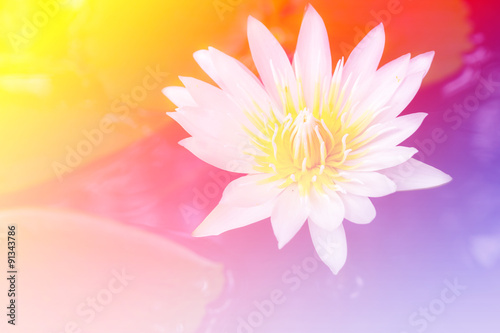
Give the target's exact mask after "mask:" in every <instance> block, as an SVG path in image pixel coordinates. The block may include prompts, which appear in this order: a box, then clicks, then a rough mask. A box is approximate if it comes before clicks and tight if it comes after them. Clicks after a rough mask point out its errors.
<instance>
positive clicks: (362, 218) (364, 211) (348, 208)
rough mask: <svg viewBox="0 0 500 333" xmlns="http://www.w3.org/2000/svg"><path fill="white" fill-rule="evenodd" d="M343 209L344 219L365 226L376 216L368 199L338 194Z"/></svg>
mask: <svg viewBox="0 0 500 333" xmlns="http://www.w3.org/2000/svg"><path fill="white" fill-rule="evenodd" d="M339 196H340V198H341V199H342V202H343V203H344V207H345V218H346V219H347V220H349V221H351V222H353V223H357V224H367V223H370V222H371V221H373V219H374V218H375V215H376V211H375V207H374V206H373V204H372V202H371V200H370V198H368V197H363V196H359V195H354V194H342V193H340V194H339Z"/></svg>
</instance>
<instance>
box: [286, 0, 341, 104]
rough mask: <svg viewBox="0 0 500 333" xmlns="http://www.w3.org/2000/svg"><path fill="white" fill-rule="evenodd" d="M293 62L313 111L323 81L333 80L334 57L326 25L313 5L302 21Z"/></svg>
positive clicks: (307, 101) (308, 8) (309, 7)
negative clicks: (316, 94) (316, 93)
mask: <svg viewBox="0 0 500 333" xmlns="http://www.w3.org/2000/svg"><path fill="white" fill-rule="evenodd" d="M293 61H294V65H296V66H297V67H298V70H299V73H298V74H299V76H300V78H301V79H302V89H303V91H304V97H305V99H306V103H307V106H308V107H309V109H310V110H312V109H313V106H314V97H315V92H316V90H317V89H320V90H319V91H318V93H320V94H321V91H322V84H323V80H325V78H327V79H328V80H329V79H330V78H331V75H332V56H331V53H330V42H329V41H328V33H327V31H326V27H325V23H324V22H323V19H322V18H321V16H319V14H318V12H316V10H315V9H314V8H313V7H312V6H311V5H309V6H308V7H307V10H306V13H305V15H304V19H303V20H302V25H301V27H300V32H299V38H298V41H297V49H296V51H295V55H294V58H293Z"/></svg>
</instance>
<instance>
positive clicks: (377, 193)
mask: <svg viewBox="0 0 500 333" xmlns="http://www.w3.org/2000/svg"><path fill="white" fill-rule="evenodd" d="M342 173H343V174H344V175H343V177H344V178H345V179H347V180H351V181H350V182H341V183H339V186H340V187H342V188H343V189H344V190H346V191H347V193H349V194H355V195H360V196H365V197H382V196H385V195H388V194H391V193H394V192H396V184H394V182H393V181H392V180H390V179H389V178H388V177H386V176H384V175H382V174H380V173H377V172H342Z"/></svg>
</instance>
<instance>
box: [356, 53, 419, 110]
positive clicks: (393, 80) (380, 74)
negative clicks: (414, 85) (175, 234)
mask: <svg viewBox="0 0 500 333" xmlns="http://www.w3.org/2000/svg"><path fill="white" fill-rule="evenodd" d="M409 63H410V54H406V55H403V56H401V57H399V58H398V59H396V60H393V61H391V62H389V63H387V64H385V65H384V66H382V67H381V68H380V69H379V70H377V71H376V72H375V74H374V75H373V78H372V81H370V84H371V87H370V90H371V91H367V95H368V96H365V97H363V99H362V101H361V103H360V104H359V106H358V107H357V109H358V110H360V111H361V112H364V111H365V110H367V109H370V110H377V109H379V108H381V107H383V106H385V105H386V103H387V102H388V101H389V100H390V98H391V97H392V95H394V92H395V91H396V90H397V89H398V87H399V86H400V85H401V83H402V82H403V80H404V78H405V76H406V72H407V70H408V65H409Z"/></svg>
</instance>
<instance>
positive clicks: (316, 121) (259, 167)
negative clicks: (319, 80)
mask: <svg viewBox="0 0 500 333" xmlns="http://www.w3.org/2000/svg"><path fill="white" fill-rule="evenodd" d="M295 66H298V64H295ZM342 67H343V61H339V63H338V64H337V67H336V70H335V74H334V75H333V78H332V79H331V83H330V82H327V81H330V80H323V81H324V82H325V83H324V84H323V86H325V85H326V84H327V83H328V85H329V88H328V89H326V88H324V87H323V88H322V87H321V86H320V85H317V87H316V91H315V93H314V97H315V98H314V103H313V105H312V107H313V109H312V110H310V109H308V108H307V107H306V106H305V97H304V95H303V91H302V83H301V80H300V77H298V76H297V77H296V80H297V91H298V96H294V98H295V97H296V102H294V99H293V98H292V96H290V89H289V87H287V86H285V82H284V80H283V78H282V77H281V75H280V73H277V72H276V71H275V70H274V68H273V76H274V79H275V81H276V84H277V86H278V90H279V91H280V93H281V94H282V97H283V98H282V103H283V105H282V107H281V108H280V110H272V111H271V114H270V115H266V116H264V115H263V113H264V112H263V111H262V110H256V111H253V112H251V111H247V115H248V116H249V119H250V120H251V121H252V123H253V125H254V126H255V128H256V131H255V130H248V129H247V133H248V134H249V135H250V136H251V140H250V142H252V144H253V145H254V146H255V147H256V148H257V149H258V151H259V153H256V154H252V156H253V158H254V160H255V162H256V165H255V167H254V169H255V170H256V171H257V172H261V173H266V174H269V178H268V179H267V180H266V181H280V182H281V186H282V187H286V186H289V185H291V184H296V185H298V188H299V192H300V194H301V195H303V196H307V195H308V193H309V192H310V190H311V189H312V188H313V187H314V188H315V189H316V190H319V191H322V190H324V189H325V188H326V187H328V188H330V189H332V190H335V191H340V192H342V191H343V188H342V186H341V184H342V183H344V182H349V181H351V180H349V179H346V178H344V177H343V173H342V171H343V170H353V169H355V168H356V167H357V166H358V165H360V162H359V161H358V159H359V158H361V157H363V156H364V155H366V154H367V152H368V150H369V149H363V148H364V145H365V144H368V143H369V142H371V141H372V140H373V139H374V138H375V137H376V136H377V135H378V134H376V133H375V134H374V131H368V132H367V131H366V129H367V128H369V127H370V126H372V125H373V124H371V120H372V119H373V118H374V116H375V115H376V111H378V110H373V109H368V110H361V111H362V112H360V111H359V110H356V112H355V116H354V115H353V114H354V111H353V108H354V107H355V106H356V105H357V104H358V103H353V101H352V96H353V92H352V91H346V85H347V84H348V83H349V81H350V80H349V79H350V78H349V79H348V80H347V81H346V83H344V84H341V79H340V75H341V74H342ZM320 90H321V91H323V94H326V96H323V97H320V96H322V95H321V94H320ZM320 98H321V100H322V101H324V102H321V103H319V102H318V101H319V100H320ZM354 102H355V101H354ZM252 114H253V115H256V116H252ZM276 114H278V116H277V115H276ZM367 133H368V134H367Z"/></svg>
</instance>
